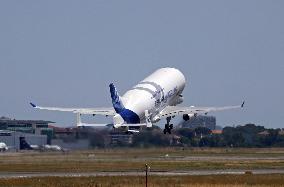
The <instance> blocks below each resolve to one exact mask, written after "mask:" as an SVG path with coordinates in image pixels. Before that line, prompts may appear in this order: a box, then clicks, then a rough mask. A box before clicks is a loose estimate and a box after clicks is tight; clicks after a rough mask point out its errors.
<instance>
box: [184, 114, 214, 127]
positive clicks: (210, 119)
mask: <svg viewBox="0 0 284 187" xmlns="http://www.w3.org/2000/svg"><path fill="white" fill-rule="evenodd" d="M179 127H181V128H191V129H195V128H197V127H206V128H208V129H210V130H215V129H216V117H214V116H196V117H193V118H190V119H189V120H188V121H182V122H181V123H180V124H179Z"/></svg>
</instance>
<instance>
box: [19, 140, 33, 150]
mask: <svg viewBox="0 0 284 187" xmlns="http://www.w3.org/2000/svg"><path fill="white" fill-rule="evenodd" d="M24 149H26V150H31V149H32V147H31V145H30V144H28V142H27V141H26V139H25V137H20V150H24Z"/></svg>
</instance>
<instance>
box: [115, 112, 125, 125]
mask: <svg viewBox="0 0 284 187" xmlns="http://www.w3.org/2000/svg"><path fill="white" fill-rule="evenodd" d="M123 123H124V120H123V118H122V117H121V115H119V114H116V115H115V116H113V127H114V128H119V127H121V125H122V124H123Z"/></svg>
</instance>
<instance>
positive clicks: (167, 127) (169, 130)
mask: <svg viewBox="0 0 284 187" xmlns="http://www.w3.org/2000/svg"><path fill="white" fill-rule="evenodd" d="M171 119H172V118H171V117H167V123H166V124H165V128H164V134H167V133H169V134H171V133H172V129H173V127H174V126H173V124H170V121H171Z"/></svg>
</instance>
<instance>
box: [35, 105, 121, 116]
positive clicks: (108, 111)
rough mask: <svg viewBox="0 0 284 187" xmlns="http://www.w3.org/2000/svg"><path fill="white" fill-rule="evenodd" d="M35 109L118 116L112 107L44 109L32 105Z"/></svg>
mask: <svg viewBox="0 0 284 187" xmlns="http://www.w3.org/2000/svg"><path fill="white" fill-rule="evenodd" d="M30 105H31V106H32V107H33V108H37V109H42V110H51V111H61V112H73V113H78V114H93V115H105V116H113V115H115V114H116V112H115V110H114V109H113V108H112V107H109V108H60V107H42V106H37V105H35V104H33V103H30Z"/></svg>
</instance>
